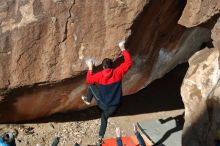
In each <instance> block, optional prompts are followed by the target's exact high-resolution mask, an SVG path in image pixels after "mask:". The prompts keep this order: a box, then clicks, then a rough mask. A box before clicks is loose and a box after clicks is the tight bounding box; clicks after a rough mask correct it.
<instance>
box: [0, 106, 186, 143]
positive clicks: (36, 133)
mask: <svg viewBox="0 0 220 146" xmlns="http://www.w3.org/2000/svg"><path fill="white" fill-rule="evenodd" d="M182 113H183V110H182V109H180V110H173V111H166V112H157V113H148V114H140V115H132V116H118V117H117V116H116V117H112V118H110V119H109V123H108V128H107V131H106V135H105V137H106V138H108V137H114V136H115V128H116V127H120V129H121V130H122V135H124V136H126V135H133V131H132V130H133V128H132V124H133V123H136V122H138V121H146V120H151V119H158V118H163V117H169V116H173V117H174V116H176V115H179V114H182ZM99 123H100V120H99V119H93V120H88V121H68V122H42V123H29V124H2V125H0V133H3V132H4V131H10V130H12V129H14V128H15V129H17V130H18V132H19V134H18V137H17V139H16V144H17V146H50V145H51V144H52V141H53V139H54V138H55V137H56V136H59V137H60V143H59V145H60V146H73V145H74V144H75V142H77V143H79V144H80V145H81V146H87V145H94V144H95V142H96V141H97V138H98V131H99Z"/></svg>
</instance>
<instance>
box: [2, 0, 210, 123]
mask: <svg viewBox="0 0 220 146" xmlns="http://www.w3.org/2000/svg"><path fill="white" fill-rule="evenodd" d="M184 6H185V1H176V0H170V1H167V0H157V1H150V2H149V1H147V0H140V1H131V0H111V1H108V0H103V1H100V0H93V1H88V0H75V1H74V0H48V1H40V0H29V1H28V0H14V1H13V0H8V1H4V2H1V3H0V19H1V21H0V25H1V27H0V78H1V79H0V122H9V121H10V122H15V121H21V120H29V119H35V118H39V117H43V116H48V115H51V114H53V113H57V112H65V111H69V110H79V109H82V108H84V104H83V103H82V101H81V100H80V96H81V95H82V94H83V93H85V91H86V87H87V85H86V84H85V75H84V73H85V71H86V69H87V68H86V66H85V63H84V62H85V60H86V59H87V58H93V59H94V60H95V62H96V65H99V64H100V62H101V61H102V59H103V58H105V57H110V58H113V59H115V60H116V63H117V62H118V61H120V59H119V60H117V59H118V57H119V55H120V51H119V49H118V48H117V43H118V42H119V41H120V40H122V39H127V44H126V46H127V48H128V49H129V51H130V52H131V54H132V58H133V60H134V66H133V67H132V69H131V70H130V71H129V73H128V74H127V75H126V77H125V79H124V80H123V86H124V88H123V90H124V94H131V93H134V92H137V91H138V90H140V89H142V88H143V87H145V86H147V85H148V84H149V83H150V82H151V81H153V80H154V79H156V78H159V77H161V76H163V75H164V74H165V73H166V72H168V71H169V70H171V69H172V68H173V67H175V66H176V65H177V64H179V63H181V62H184V61H186V60H187V59H188V58H189V57H190V56H191V55H192V54H193V53H194V52H196V51H197V50H198V49H200V46H201V44H202V43H203V42H207V41H210V31H209V30H208V29H205V28H202V27H197V28H192V29H186V28H185V27H183V26H180V25H178V24H177V21H178V20H179V18H180V16H181V14H182V10H183V8H184ZM11 113H13V114H11Z"/></svg>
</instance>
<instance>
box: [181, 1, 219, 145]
mask: <svg viewBox="0 0 220 146" xmlns="http://www.w3.org/2000/svg"><path fill="white" fill-rule="evenodd" d="M219 10H220V1H215V0H212V1H208V0H204V1H188V2H187V6H186V7H185V9H184V13H183V15H182V17H181V19H180V20H179V23H181V24H183V25H185V26H186V27H192V26H195V25H199V24H201V23H204V22H207V21H210V20H209V19H213V17H212V16H213V15H215V14H216V18H218V17H219ZM215 23H216V24H215V26H214V28H212V31H211V32H212V34H211V36H212V40H213V45H214V48H212V49H208V48H206V49H204V50H202V51H200V52H197V53H196V54H195V55H193V56H192V57H191V58H190V60H189V69H188V71H187V74H186V76H185V78H184V81H183V84H182V87H181V95H182V98H183V102H184V105H185V124H184V130H183V140H182V142H183V145H184V146H185V145H193V146H214V145H215V143H214V139H215V133H216V131H217V129H220V118H219V117H220V102H219V101H220V82H219V81H220V62H219V61H220V56H219V54H220V39H219V38H220V18H218V20H217V21H216V22H215Z"/></svg>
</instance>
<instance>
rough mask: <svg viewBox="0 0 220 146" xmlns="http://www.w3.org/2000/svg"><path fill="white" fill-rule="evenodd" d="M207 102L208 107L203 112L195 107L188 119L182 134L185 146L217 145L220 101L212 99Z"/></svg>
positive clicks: (219, 124)
mask: <svg viewBox="0 0 220 146" xmlns="http://www.w3.org/2000/svg"><path fill="white" fill-rule="evenodd" d="M201 98H202V97H201ZM205 102H206V106H207V107H203V108H204V109H203V110H201V108H199V109H198V108H195V107H194V109H193V111H192V112H191V114H190V115H189V117H188V120H187V119H185V125H184V129H183V134H182V145H183V146H191V145H193V146H214V145H216V144H215V142H217V141H216V132H217V130H218V129H220V120H219V117H220V105H219V101H218V99H217V98H216V99H215V98H210V99H208V100H207V101H205ZM198 104H200V103H198ZM198 104H197V105H198ZM201 105H202V104H201ZM198 106H200V105H198ZM198 113H199V115H200V116H199V117H197V116H195V115H198ZM186 118H187V117H186ZM216 146H217V145H216Z"/></svg>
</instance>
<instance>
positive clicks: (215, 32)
mask: <svg viewBox="0 0 220 146" xmlns="http://www.w3.org/2000/svg"><path fill="white" fill-rule="evenodd" d="M212 39H213V44H214V46H215V47H216V48H218V49H220V17H219V18H218V21H217V22H216V24H215V26H214V28H213V29H212Z"/></svg>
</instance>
